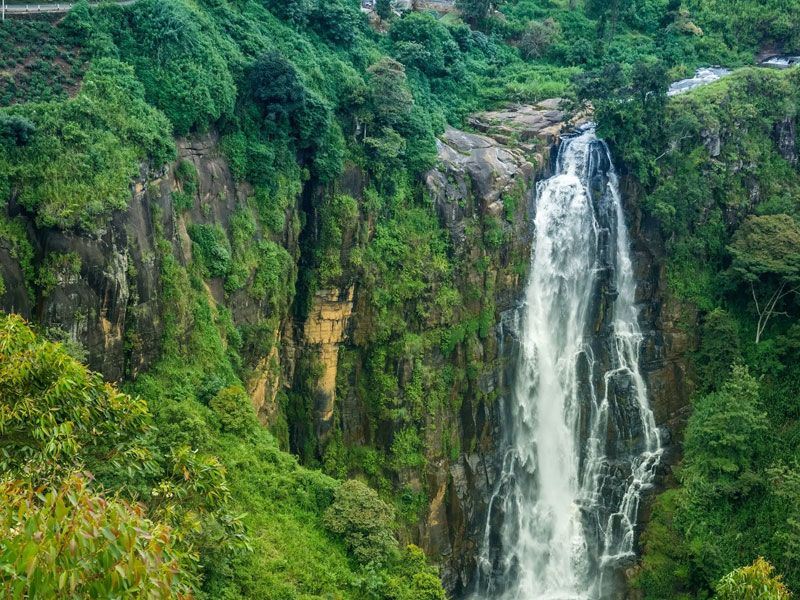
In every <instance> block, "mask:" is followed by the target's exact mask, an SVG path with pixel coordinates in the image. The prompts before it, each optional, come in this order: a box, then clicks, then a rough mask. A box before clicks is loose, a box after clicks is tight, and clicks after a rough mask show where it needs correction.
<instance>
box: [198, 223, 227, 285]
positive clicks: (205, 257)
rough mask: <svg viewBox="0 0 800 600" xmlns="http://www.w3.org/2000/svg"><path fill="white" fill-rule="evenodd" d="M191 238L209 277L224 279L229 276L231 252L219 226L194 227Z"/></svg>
mask: <svg viewBox="0 0 800 600" xmlns="http://www.w3.org/2000/svg"><path fill="white" fill-rule="evenodd" d="M189 237H190V238H191V239H192V241H193V242H194V247H195V248H196V250H197V256H198V257H199V258H200V260H201V261H202V264H203V265H204V267H205V269H206V271H207V273H208V275H209V276H211V277H224V276H225V275H227V274H228V272H229V271H230V269H231V251H230V246H229V243H228V238H227V236H226V235H225V232H224V231H223V230H222V228H221V227H220V226H219V225H192V226H191V227H189Z"/></svg>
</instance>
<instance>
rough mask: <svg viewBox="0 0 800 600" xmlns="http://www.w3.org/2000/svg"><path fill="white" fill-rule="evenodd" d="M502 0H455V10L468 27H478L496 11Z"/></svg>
mask: <svg viewBox="0 0 800 600" xmlns="http://www.w3.org/2000/svg"><path fill="white" fill-rule="evenodd" d="M500 4H502V0H456V8H457V9H458V10H460V11H461V16H462V17H463V18H464V20H465V21H466V22H467V23H469V24H470V25H474V26H480V25H481V24H483V22H484V21H486V18H487V17H488V16H489V15H490V14H491V13H492V11H494V10H496V9H497V8H498V7H499V6H500Z"/></svg>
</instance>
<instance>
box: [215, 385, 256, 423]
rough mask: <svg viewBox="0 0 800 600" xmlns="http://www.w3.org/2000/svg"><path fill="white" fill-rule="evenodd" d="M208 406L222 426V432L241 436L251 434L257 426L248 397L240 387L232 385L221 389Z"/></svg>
mask: <svg viewBox="0 0 800 600" xmlns="http://www.w3.org/2000/svg"><path fill="white" fill-rule="evenodd" d="M209 406H210V407H211V410H213V411H214V413H215V414H216V415H217V418H218V419H219V421H220V423H221V424H222V431H224V432H226V433H233V434H236V435H241V434H245V433H249V432H251V431H252V430H253V429H254V428H255V427H256V426H257V422H256V418H255V413H254V412H253V406H252V405H251V403H250V397H249V396H248V395H247V392H245V391H244V388H242V387H241V386H238V385H233V386H230V387H226V388H223V389H221V390H220V391H219V392H217V395H216V396H214V397H213V398H212V399H211V402H209Z"/></svg>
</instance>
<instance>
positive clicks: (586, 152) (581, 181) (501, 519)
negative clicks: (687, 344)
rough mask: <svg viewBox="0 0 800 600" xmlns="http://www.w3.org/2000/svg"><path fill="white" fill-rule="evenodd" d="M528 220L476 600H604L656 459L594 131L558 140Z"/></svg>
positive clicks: (625, 250)
mask: <svg viewBox="0 0 800 600" xmlns="http://www.w3.org/2000/svg"><path fill="white" fill-rule="evenodd" d="M535 213H536V214H535V239H534V245H533V250H532V257H531V261H532V268H531V274H530V278H529V281H528V284H527V289H526V296H525V302H524V305H523V306H522V308H521V310H520V317H519V325H518V332H517V335H518V337H519V343H520V353H519V354H520V355H519V360H518V364H517V368H516V374H515V383H514V387H513V394H512V397H511V398H510V402H509V406H508V416H507V419H508V423H507V425H506V435H507V442H506V450H505V453H504V455H503V459H502V463H503V464H502V468H501V474H500V477H499V478H498V482H497V485H496V486H495V489H494V492H493V494H492V497H491V500H490V503H489V510H488V518H487V522H486V527H485V531H484V537H483V544H482V548H481V553H480V556H479V566H478V573H477V577H476V592H475V595H474V598H475V599H476V600H477V599H481V600H484V599H487V600H488V599H492V600H496V599H500V600H534V599H541V600H545V599H548V600H593V599H599V598H605V597H608V595H609V594H610V593H611V592H612V591H613V574H614V572H615V571H616V570H618V568H619V567H620V565H622V564H624V563H625V562H626V561H629V560H631V559H632V558H633V557H634V555H635V538H636V522H637V514H638V508H639V503H640V500H641V496H642V492H643V491H644V490H646V489H648V488H650V487H651V486H652V482H653V479H654V477H655V469H656V467H657V465H658V463H659V461H660V458H661V453H662V450H661V441H660V433H659V431H658V429H657V427H656V424H655V420H654V417H653V413H652V411H651V410H650V406H649V403H648V398H647V389H646V386H645V383H644V380H643V378H642V375H641V373H640V370H639V364H638V361H639V351H640V345H641V342H642V338H643V336H642V333H641V331H640V328H639V324H638V309H637V307H636V304H635V291H636V282H635V280H634V276H633V268H632V262H631V256H630V240H629V237H628V232H627V227H626V224H625V215H624V212H623V206H622V198H621V196H620V192H619V185H618V181H617V176H616V173H615V171H614V167H613V163H612V160H611V156H610V154H609V151H608V148H607V146H606V144H605V143H604V142H603V141H601V140H599V139H597V137H596V135H595V130H594V127H593V126H592V125H587V126H584V127H583V128H582V129H581V130H579V131H578V132H576V133H575V134H574V135H571V136H568V137H565V138H564V139H563V140H562V142H561V145H560V148H559V151H558V158H557V161H556V167H555V173H554V175H553V176H552V177H550V178H549V179H547V180H545V181H543V182H540V183H539V185H538V187H537V194H536V206H535Z"/></svg>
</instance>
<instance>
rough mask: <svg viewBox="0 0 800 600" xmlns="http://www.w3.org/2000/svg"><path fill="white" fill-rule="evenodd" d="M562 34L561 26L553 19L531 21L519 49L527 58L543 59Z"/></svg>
mask: <svg viewBox="0 0 800 600" xmlns="http://www.w3.org/2000/svg"><path fill="white" fill-rule="evenodd" d="M560 34H561V26H560V25H559V24H558V22H557V21H555V20H553V19H545V20H544V21H531V22H530V23H528V26H527V27H526V28H525V33H523V34H522V38H521V39H520V41H519V49H520V50H521V51H522V54H523V55H524V56H525V57H526V58H541V57H542V56H544V55H545V54H547V52H548V50H550V48H551V46H552V45H553V44H554V43H555V41H556V38H557V37H558V36H559V35H560Z"/></svg>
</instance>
